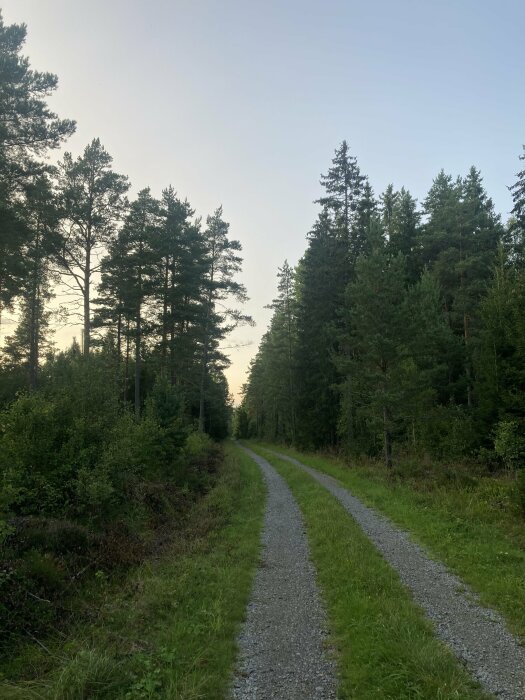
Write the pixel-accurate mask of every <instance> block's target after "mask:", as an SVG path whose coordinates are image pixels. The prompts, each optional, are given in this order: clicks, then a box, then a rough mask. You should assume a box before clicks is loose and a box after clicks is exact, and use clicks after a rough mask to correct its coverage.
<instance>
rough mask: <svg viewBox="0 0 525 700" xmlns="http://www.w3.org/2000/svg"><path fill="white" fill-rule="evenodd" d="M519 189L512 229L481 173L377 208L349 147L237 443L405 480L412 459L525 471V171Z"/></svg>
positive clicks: (283, 282)
mask: <svg viewBox="0 0 525 700" xmlns="http://www.w3.org/2000/svg"><path fill="white" fill-rule="evenodd" d="M519 158H520V160H521V161H524V162H525V153H524V154H522V155H521V156H519ZM518 162H519V161H518ZM516 178H517V179H516V181H515V182H514V183H513V184H510V185H509V189H510V192H511V194H512V200H513V209H512V215H511V217H510V218H509V220H508V221H506V222H503V221H502V219H501V216H500V215H499V214H498V213H496V211H495V209H494V205H493V202H492V200H491V198H490V197H489V195H488V193H487V192H486V191H485V189H484V186H483V179H482V176H481V173H480V171H479V170H477V169H476V168H475V167H471V168H470V170H469V171H468V172H467V173H466V174H465V175H462V176H459V177H454V176H452V175H450V174H447V173H446V171H444V170H442V171H441V172H439V173H438V174H437V176H436V177H435V179H434V181H433V182H432V186H431V187H430V190H429V191H428V194H427V195H426V197H425V199H424V200H423V202H422V203H421V205H418V202H417V201H416V200H415V199H414V197H413V196H412V195H411V194H410V192H409V191H408V190H406V189H405V188H403V187H402V188H401V189H400V190H395V189H394V187H393V186H392V185H389V186H388V187H387V188H386V190H385V191H384V192H383V193H382V194H380V195H379V196H376V195H375V194H374V191H373V189H372V186H371V184H370V182H369V180H368V178H367V177H366V176H365V175H364V174H363V173H362V172H361V169H360V167H359V165H358V163H357V160H356V158H355V157H354V156H353V155H352V153H351V151H350V148H349V146H348V144H347V142H346V141H343V143H342V144H341V145H340V147H339V148H338V149H337V150H336V152H335V155H334V158H333V160H332V163H331V166H330V167H329V169H328V172H327V174H326V175H323V176H322V177H321V186H322V192H321V196H320V197H319V200H318V204H319V205H320V211H319V214H318V217H317V220H316V221H315V222H314V224H313V226H312V229H311V231H310V232H309V234H308V244H307V248H306V252H305V253H304V255H303V257H302V258H301V260H300V261H299V264H298V265H297V267H296V268H295V269H294V268H292V267H291V266H290V265H289V264H288V262H286V261H285V262H284V264H283V266H282V267H281V268H280V269H279V271H278V295H277V297H276V299H274V301H273V302H272V303H271V305H270V307H271V308H272V309H273V317H272V320H271V323H270V327H269V329H268V331H267V332H266V334H265V335H264V337H263V339H262V342H261V344H260V346H259V350H258V353H257V355H256V357H255V359H254V360H253V362H252V364H251V367H250V371H249V377H248V381H247V383H246V385H245V387H244V399H243V402H242V405H241V406H240V407H239V409H238V412H237V416H236V432H237V434H238V435H239V436H243V437H249V436H250V437H256V438H262V439H266V440H268V441H273V442H275V441H277V442H283V443H287V444H291V445H297V446H299V447H300V448H307V449H316V450H319V449H336V450H343V451H344V452H346V453H347V454H349V455H353V456H360V455H364V456H367V457H371V458H375V457H381V458H382V459H384V464H385V466H386V467H387V468H388V469H393V470H394V471H395V469H396V463H397V464H399V460H400V458H405V457H407V456H408V457H415V458H419V459H423V460H424V458H427V459H430V460H433V461H434V462H436V461H438V462H439V461H441V462H445V463H454V462H455V461H456V462H458V461H465V460H466V461H470V462H471V463H472V464H478V465H479V464H481V465H482V466H483V467H484V468H487V469H489V470H492V471H501V469H506V470H509V471H510V472H514V470H516V469H517V468H518V467H521V466H523V464H524V462H525V316H524V313H523V309H524V308H525V169H522V170H521V172H518V174H517V176H516ZM522 493H523V503H524V506H525V481H524V482H523V486H522Z"/></svg>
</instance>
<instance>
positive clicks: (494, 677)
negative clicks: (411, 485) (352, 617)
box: [272, 452, 525, 700]
mask: <svg viewBox="0 0 525 700" xmlns="http://www.w3.org/2000/svg"><path fill="white" fill-rule="evenodd" d="M272 454H274V455H275V456H276V457H279V459H284V460H286V461H287V462H291V463H292V464H294V465H295V466H297V467H300V468H301V469H303V470H304V471H306V472H308V474H310V475H311V476H313V478H314V479H316V480H317V481H318V482H319V483H320V484H322V485H323V486H324V487H325V488H327V489H328V491H330V493H331V494H332V495H333V496H335V498H337V500H338V501H339V502H340V503H341V504H342V505H343V507H344V508H345V509H346V510H347V511H348V512H349V513H350V514H351V515H352V517H353V518H354V519H355V520H356V521H357V522H358V523H359V525H360V526H361V527H362V529H363V530H364V532H365V533H366V534H367V535H368V537H369V538H370V539H371V540H372V542H373V543H374V544H375V545H376V547H377V548H378V549H379V551H380V552H381V554H382V555H383V556H384V558H385V559H386V560H387V561H388V563H389V564H391V566H392V567H393V568H394V569H396V571H397V572H398V573H399V576H400V578H401V580H402V582H403V583H404V584H405V585H406V586H407V587H408V588H409V589H410V590H411V591H412V594H413V596H414V599H415V600H416V601H417V603H419V605H421V607H422V608H424V610H425V612H426V613H427V615H428V617H430V618H431V619H432V620H433V621H434V623H435V625H436V632H437V635H438V636H439V637H440V638H441V639H442V640H443V641H445V642H446V643H447V644H448V645H449V646H450V647H452V649H453V651H454V653H455V654H456V656H458V657H459V658H460V659H461V660H462V661H463V662H464V663H465V664H466V666H467V667H468V668H469V670H470V672H471V673H472V675H473V676H474V677H475V678H477V679H478V680H479V682H480V683H481V684H482V686H483V687H484V688H485V690H487V691H488V692H489V693H493V694H494V695H496V696H497V697H499V698H505V700H517V699H518V698H521V699H523V698H525V650H524V649H523V647H521V646H520V644H519V643H518V641H517V639H516V638H515V637H514V636H513V635H512V634H511V633H510V632H509V631H508V630H507V628H506V626H505V622H504V621H503V619H502V618H501V617H500V615H498V614H497V613H495V612H494V611H492V610H489V609H487V608H484V607H482V606H481V605H479V604H478V602H477V601H478V598H477V596H476V595H475V593H474V592H473V591H472V590H471V589H469V588H468V586H466V585H465V584H464V583H463V582H462V581H461V579H459V578H458V577H457V576H454V575H453V574H451V573H450V572H449V571H448V570H447V569H446V568H445V566H443V565H442V564H440V563H439V562H436V561H434V560H432V559H430V558H429V556H428V555H427V554H425V552H424V551H423V550H422V549H421V547H419V546H418V545H416V544H415V543H414V542H412V541H411V540H410V537H409V535H408V533H406V532H404V531H402V530H400V529H399V528H397V527H396V526H395V525H393V524H392V523H391V522H390V521H389V520H387V519H386V518H384V517H383V516H380V515H378V514H377V513H375V512H374V511H373V510H372V509H371V508H367V507H366V506H365V505H363V503H361V501H359V500H358V499H357V498H355V496H352V494H351V493H350V492H349V491H348V490H347V489H345V488H344V487H343V486H342V485H341V484H340V482H339V481H337V480H336V479H334V478H332V477H331V476H328V475H327V474H323V473H322V472H318V471H317V470H315V469H312V468H311V467H308V466H306V465H305V464H302V463H301V462H299V461H298V460H296V459H294V458H293V457H288V456H287V455H284V454H281V453H279V452H272Z"/></svg>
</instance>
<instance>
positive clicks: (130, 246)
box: [120, 187, 160, 420]
mask: <svg viewBox="0 0 525 700" xmlns="http://www.w3.org/2000/svg"><path fill="white" fill-rule="evenodd" d="M159 226H160V221H159V202H158V201H157V200H155V199H154V198H153V197H152V196H151V192H150V189H149V187H147V188H145V189H143V190H141V191H140V192H139V193H138V195H137V199H136V200H135V201H134V202H132V204H131V206H130V211H129V214H128V216H127V217H126V221H125V222H124V226H123V228H122V231H121V233H120V237H121V238H122V240H123V242H124V245H125V247H126V254H125V260H126V279H127V285H126V287H127V289H126V297H127V298H126V306H127V307H128V308H129V309H130V311H131V312H132V314H133V323H134V336H135V338H134V340H135V400H134V405H135V417H136V418H137V420H138V419H139V418H140V413H141V406H142V392H141V380H142V344H143V340H144V316H145V306H146V303H147V302H148V300H149V299H150V298H151V297H152V296H153V294H154V290H155V278H156V269H157V266H158V255H157V253H158V251H157V248H156V239H157V237H158V233H159Z"/></svg>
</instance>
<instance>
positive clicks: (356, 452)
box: [0, 3, 525, 700]
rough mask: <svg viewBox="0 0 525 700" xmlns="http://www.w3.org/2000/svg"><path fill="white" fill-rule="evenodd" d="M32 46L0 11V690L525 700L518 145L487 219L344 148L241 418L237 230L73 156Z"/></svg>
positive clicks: (477, 196)
mask: <svg viewBox="0 0 525 700" xmlns="http://www.w3.org/2000/svg"><path fill="white" fill-rule="evenodd" d="M103 4H104V3H100V5H99V8H98V9H94V10H93V15H92V16H93V17H94V18H95V19H96V21H99V19H100V17H101V16H102V14H101V11H100V8H101V7H102V5H103ZM168 5H169V3H168ZM190 5H191V4H190ZM34 7H37V5H36V4H35V5H34ZM188 7H189V6H188ZM210 7H211V4H210ZM136 9H137V8H134V10H136ZM186 9H187V8H186ZM208 9H209V8H208ZM179 10H180V8H178V7H177V13H178V12H179ZM410 10H411V11H412V8H410ZM46 11H47V10H46ZM90 11H91V9H90ZM180 11H181V12H182V10H180ZM324 11H325V10H324V8H323V12H324ZM154 14H155V13H154V12H152V13H151V18H150V17H149V15H147V16H148V18H150V19H152V22H153V16H154ZM137 16H141V15H140V14H137ZM188 16H190V17H191V13H189V15H188ZM170 17H173V16H172V15H170ZM178 17H179V15H178V14H177V19H178ZM154 19H155V21H158V17H156V16H155V18H154ZM75 20H76V18H75ZM201 21H202V18H201V17H200V15H199V22H201ZM210 21H211V22H212V24H213V20H210ZM199 26H200V25H199ZM294 26H295V18H294ZM214 29H215V27H214ZM142 31H143V27H142V26H141V32H142ZM217 35H219V33H217ZM26 36H27V27H26V25H25V24H16V23H15V24H8V23H5V22H4V21H3V17H2V13H1V11H0V698H2V699H3V698H6V700H26V699H27V700H35V699H36V700H87V699H88V698H101V699H104V698H106V699H107V700H144V699H145V698H150V699H152V700H154V699H155V698H170V699H171V698H177V699H178V700H197V699H198V698H210V700H219V699H223V698H230V699H233V700H248V699H249V698H253V697H255V695H257V697H260V698H261V700H264V698H283V700H299V699H301V700H302V699H303V698H304V699H310V700H328V699H329V698H335V697H336V696H337V697H340V698H353V699H354V700H355V699H359V698H361V699H362V700H370V698H373V699H374V700H375V699H376V698H381V697H385V698H386V697H388V698H408V697H420V698H428V699H429V700H430V699H432V700H433V699H434V698H436V697H439V698H450V700H452V699H453V698H465V699H468V698H472V699H473V700H474V699H475V700H482V698H487V697H501V698H509V700H513V699H514V698H521V697H524V693H525V655H524V654H525V652H524V645H523V642H524V641H525V597H524V596H523V581H524V576H523V572H524V571H525V530H524V522H525V313H524V309H525V146H524V147H523V148H524V150H523V153H522V154H521V155H520V154H519V152H517V154H516V161H515V163H514V164H512V163H509V172H511V173H512V172H514V170H516V171H518V172H516V174H515V179H514V181H513V182H508V183H504V184H505V186H507V187H508V190H509V193H510V197H511V200H512V212H510V216H509V217H508V218H507V217H506V216H502V215H501V214H500V213H498V212H497V211H496V208H495V206H494V203H493V201H492V199H491V197H490V193H488V192H487V191H486V189H485V185H484V180H483V177H482V174H481V172H480V170H479V169H478V168H476V167H475V166H472V167H471V168H470V170H468V172H466V173H462V174H460V175H458V176H457V175H456V174H449V173H448V172H447V171H446V170H441V172H439V173H438V174H437V175H436V177H435V178H434V180H433V182H432V183H431V186H430V189H429V191H428V193H427V195H426V196H425V197H424V198H423V199H422V201H420V202H418V201H417V200H416V198H415V197H414V196H413V195H412V194H411V192H410V191H409V190H408V189H406V188H405V187H401V188H400V189H397V188H396V187H394V185H392V184H391V185H388V186H387V188H386V189H385V191H384V192H382V193H380V194H376V192H375V191H374V189H373V187H372V183H371V182H370V180H369V178H368V177H367V176H366V175H365V174H364V171H363V170H362V169H361V165H360V164H358V161H357V158H356V156H355V155H354V153H353V150H352V149H351V148H350V146H349V143H348V142H347V141H346V140H345V141H342V143H341V144H340V145H339V146H338V147H337V148H336V150H335V154H334V156H333V159H332V161H331V163H330V164H329V165H328V169H327V171H326V174H324V175H321V180H320V191H319V196H318V199H317V200H316V202H315V204H316V205H317V207H318V209H317V211H318V214H317V218H316V220H315V221H314V222H313V225H312V227H311V230H310V231H309V232H308V233H307V235H306V241H307V242H306V251H305V252H304V254H303V255H302V257H301V259H300V260H299V262H298V264H297V265H296V266H292V265H290V264H289V262H288V261H287V260H285V261H284V263H283V264H282V266H281V267H280V268H279V269H278V273H277V294H276V296H275V299H273V301H270V303H269V305H268V307H267V308H269V309H270V310H271V312H272V316H271V322H270V325H269V327H268V329H267V330H266V332H265V333H264V335H263V337H262V340H261V343H260V345H259V347H258V350H257V351H256V354H255V356H254V358H253V360H252V361H251V363H250V366H249V369H248V372H247V381H246V383H245V385H244V386H243V391H242V401H241V403H240V405H238V406H237V407H234V401H233V397H232V396H231V395H230V393H229V388H228V383H227V380H226V374H225V370H227V368H228V367H229V365H230V359H229V357H228V353H227V351H228V347H229V345H230V344H231V342H232V341H231V338H230V339H229V340H228V338H229V337H230V334H232V333H233V332H234V331H235V330H236V329H237V328H238V327H239V326H253V325H255V324H254V320H253V319H252V318H251V316H250V315H249V314H248V313H247V311H246V303H247V302H248V296H247V289H246V288H245V286H244V284H243V283H242V282H241V279H242V278H241V274H242V271H243V270H242V267H243V258H242V246H241V243H240V241H239V240H238V239H237V238H236V235H237V232H233V231H230V225H229V223H228V219H230V220H232V221H233V220H234V218H233V217H234V215H233V214H232V213H231V212H230V215H229V216H228V214H227V212H225V211H223V208H222V206H221V205H218V206H217V207H216V208H215V210H214V211H212V212H211V213H208V212H206V213H205V214H204V215H201V214H199V213H197V212H196V210H195V209H194V208H193V207H192V205H191V204H190V202H189V201H188V199H186V197H185V195H184V194H180V192H179V190H178V189H176V188H175V187H174V186H173V185H171V184H169V182H166V186H165V187H164V189H162V190H161V191H159V192H155V191H153V188H151V187H140V188H139V187H134V185H133V184H132V182H131V181H130V178H129V177H128V176H126V175H125V174H124V173H121V172H119V167H118V165H117V164H116V163H114V161H113V158H112V156H111V154H110V151H109V150H107V148H106V146H105V145H103V143H102V142H101V140H100V138H96V137H95V138H93V139H91V140H90V142H89V143H87V145H85V147H84V148H83V150H81V151H80V152H78V153H73V152H72V149H71V150H68V146H67V142H68V139H70V138H71V137H73V135H74V134H75V131H76V122H75V121H73V120H72V119H68V118H64V117H62V116H59V115H58V114H56V113H55V111H54V109H53V108H52V104H53V99H54V97H55V96H56V90H57V87H58V77H57V76H56V75H55V74H54V73H49V72H43V71H40V70H36V69H34V68H33V67H32V65H31V64H30V61H29V59H28V58H27V56H26V55H25V51H26V47H25V42H26ZM79 36H80V35H79ZM154 38H155V41H156V40H157V39H156V37H154ZM440 40H441V39H440ZM221 41H222V37H221ZM345 41H346V39H345ZM286 47H287V49H288V37H286ZM308 49H310V47H308ZM261 55H262V54H261ZM308 55H309V54H308ZM140 57H141V58H142V54H141V55H140ZM189 60H194V56H193V55H191V56H190V58H189V59H188V61H189ZM294 66H295V64H294ZM186 68H187V66H186ZM237 68H238V66H237V64H236V65H235V70H232V75H233V74H234V73H235V71H236V70H237ZM209 69H210V67H209V66H208V65H206V66H205V70H206V76H207V78H208V79H209V75H208V71H209ZM221 70H222V68H221V67H219V68H217V71H218V72H217V73H216V74H213V75H212V79H216V81H217V86H218V87H217V86H216V87H217V89H218V90H222V89H223V87H224V86H223V84H222V83H221V80H220V79H222V78H223V75H222V73H221ZM268 70H269V71H270V73H271V75H270V78H271V80H270V81H269V84H271V86H272V91H273V89H274V87H275V82H274V78H275V76H274V75H273V72H272V71H273V68H271V69H268ZM294 70H295V67H294ZM188 75H189V74H188ZM218 78H220V79H218ZM252 78H253V76H252V75H251V74H250V75H249V82H252ZM188 82H190V80H189V78H188ZM196 82H198V81H196ZM193 87H194V86H193V84H192V88H193ZM196 87H198V88H199V89H202V87H203V86H202V84H200V83H199V84H198V85H197V86H196ZM204 87H206V84H204ZM262 92H263V93H264V90H263V91H262ZM264 94H265V93H264ZM272 94H273V93H272ZM192 95H193V93H192ZM276 95H277V97H276ZM177 97H179V95H177ZM207 97H208V98H209V95H208V96H207ZM241 97H242V98H243V99H244V93H243V95H242V96H241ZM273 97H274V99H278V100H280V99H281V97H280V93H279V91H278V90H277V91H276V92H275V95H273ZM209 99H210V101H212V98H209ZM294 99H295V98H294ZM203 104H204V103H203ZM225 104H227V105H228V107H230V104H229V103H228V102H227V101H226V100H225ZM276 104H277V103H276ZM177 108H178V105H177ZM232 110H233V108H232ZM58 111H61V110H58ZM66 111H67V110H66ZM241 111H242V110H241ZM243 114H244V113H243ZM237 116H238V115H237ZM279 116H281V115H280V113H279ZM240 118H241V119H242V118H243V117H242V115H241V117H240ZM262 118H263V117H262V116H261V119H262ZM203 123H204V122H203ZM283 123H284V122H283ZM283 129H284V127H283ZM338 133H339V132H338ZM212 135H213V138H215V139H216V140H217V141H220V140H221V138H222V136H221V135H220V134H219V132H218V131H217V133H215V131H213V134H212ZM198 136H199V134H198V129H197V127H195V133H193V134H189V135H186V134H185V138H190V139H191V138H198ZM235 136H236V138H237V134H236V135H235ZM325 136H326V134H324V132H323V138H324V137H325ZM287 138H288V135H287ZM338 138H340V137H339V136H336V139H338ZM251 139H252V134H251V133H250V140H251ZM175 141H176V140H175ZM261 143H262V142H261ZM335 143H337V140H336V141H335ZM193 144H194V142H192V146H193ZM221 144H222V142H221ZM222 145H224V144H222ZM174 147H175V146H174ZM129 148H130V149H132V148H133V144H132V143H130V144H129ZM247 152H248V151H247ZM249 153H250V154H251V151H250V152H249ZM163 155H164V154H159V158H160V157H161V156H163ZM192 155H193V154H192ZM234 155H235V157H237V158H238V157H239V154H233V155H232V154H230V153H229V152H228V158H230V156H231V162H232V163H235V167H234V166H232V170H234V169H235V168H236V169H237V170H238V171H239V172H240V173H241V177H243V178H246V179H247V176H246V173H245V172H244V170H243V168H242V167H239V166H238V163H242V159H241V160H234ZM250 158H251V155H250ZM328 160H329V154H328V157H327V161H328ZM250 163H252V161H251V160H250ZM514 166H515V167H514ZM321 167H322V166H319V169H321ZM173 169H174V170H176V163H174V164H173ZM254 172H259V171H258V170H256V169H254ZM261 172H264V171H261ZM290 172H292V171H290ZM238 174H239V173H238V172H236V175H238ZM174 175H175V176H176V173H175V174H174ZM395 177H396V173H395V172H392V173H391V178H392V180H395ZM260 179H261V180H262V178H260ZM388 181H390V178H389V179H388V180H386V179H385V180H384V181H383V182H388ZM276 183H277V184H275V183H273V184H274V185H275V187H277V186H278V185H279V181H278V179H276ZM252 184H253V183H250V186H251V185H252ZM261 184H262V183H261ZM159 189H160V188H159ZM221 189H222V190H223V191H224V189H223V188H220V187H219V186H217V190H218V191H219V190H221ZM208 194H209V193H208ZM236 194H237V192H236ZM241 198H242V193H239V199H241ZM217 199H218V200H219V201H220V197H218V198H217ZM255 208H256V207H255ZM258 213H260V212H257V211H250V216H253V217H256V216H257V215H258ZM293 215H294V217H296V216H298V211H297V207H295V208H294V210H293ZM260 218H261V221H263V220H264V217H263V216H262V215H261V217H260ZM259 223H260V222H259ZM275 227H276V231H277V229H278V228H279V224H277V223H276V226H275ZM232 228H233V227H232ZM272 233H275V232H272ZM305 233H306V232H305ZM244 235H247V234H246V232H244ZM252 240H253V239H252ZM270 240H271V239H270V237H269V238H268V241H270ZM268 241H266V240H265V245H270V243H269V242H268ZM301 246H302V244H301ZM283 257H284V256H283ZM280 259H281V257H280V258H279V260H280ZM263 267H264V266H262V265H261V269H262V268H263ZM261 274H263V275H265V274H266V271H265V270H264V269H262V273H261ZM254 286H255V285H254ZM269 286H270V285H269V284H268V285H267V287H269ZM269 296H270V297H271V296H272V295H269ZM268 301H269V299H268ZM74 332H77V334H78V338H74V339H73V335H74ZM64 338H67V341H66V340H64ZM254 351H255V346H254ZM231 437H233V438H234V440H231V439H229V438H231ZM486 693H491V694H490V695H487V694H486Z"/></svg>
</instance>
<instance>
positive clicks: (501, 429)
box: [494, 419, 525, 469]
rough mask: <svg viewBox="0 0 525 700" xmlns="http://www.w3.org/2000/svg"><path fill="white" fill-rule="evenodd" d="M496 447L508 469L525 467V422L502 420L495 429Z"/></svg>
mask: <svg viewBox="0 0 525 700" xmlns="http://www.w3.org/2000/svg"><path fill="white" fill-rule="evenodd" d="M494 449H495V451H496V454H497V455H498V456H499V457H501V459H502V461H503V464H504V465H505V467H506V468H507V469H520V468H523V467H525V422H524V421H519V420H515V419H514V420H509V419H507V420H502V421H500V422H499V423H498V424H497V426H496V429H495V431H494Z"/></svg>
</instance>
